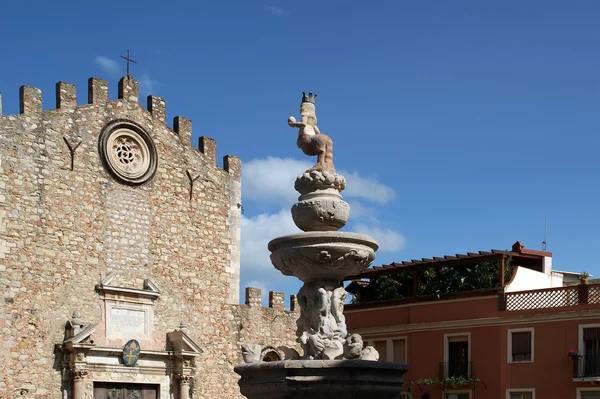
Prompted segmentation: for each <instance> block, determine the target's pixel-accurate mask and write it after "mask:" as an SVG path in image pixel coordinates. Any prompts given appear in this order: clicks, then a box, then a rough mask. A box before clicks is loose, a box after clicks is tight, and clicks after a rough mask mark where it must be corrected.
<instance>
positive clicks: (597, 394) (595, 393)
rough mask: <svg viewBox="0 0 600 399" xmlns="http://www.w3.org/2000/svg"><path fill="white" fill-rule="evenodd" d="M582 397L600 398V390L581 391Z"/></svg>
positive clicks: (585, 398) (586, 398)
mask: <svg viewBox="0 0 600 399" xmlns="http://www.w3.org/2000/svg"><path fill="white" fill-rule="evenodd" d="M580 394H581V396H579V397H580V398H581V399H600V391H581V392H580Z"/></svg>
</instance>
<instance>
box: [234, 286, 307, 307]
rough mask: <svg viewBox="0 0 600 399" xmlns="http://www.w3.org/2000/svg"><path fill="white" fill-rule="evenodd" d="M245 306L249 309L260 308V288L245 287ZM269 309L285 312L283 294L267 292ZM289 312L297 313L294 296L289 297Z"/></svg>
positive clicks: (296, 301) (296, 300) (296, 303)
mask: <svg viewBox="0 0 600 399" xmlns="http://www.w3.org/2000/svg"><path fill="white" fill-rule="evenodd" d="M245 304H246V305H247V306H249V307H251V308H260V307H263V306H262V290H261V289H260V288H253V287H246V302H245ZM268 308H269V309H274V310H281V311H283V310H285V305H284V293H283V292H277V291H269V306H268ZM289 311H290V312H299V311H300V307H299V306H298V298H297V297H296V295H290V309H289Z"/></svg>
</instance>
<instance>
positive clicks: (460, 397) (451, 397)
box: [445, 392, 471, 399]
mask: <svg viewBox="0 0 600 399" xmlns="http://www.w3.org/2000/svg"><path fill="white" fill-rule="evenodd" d="M470 397H471V396H470V394H469V393H467V392H465V393H446V398H445V399H470Z"/></svg>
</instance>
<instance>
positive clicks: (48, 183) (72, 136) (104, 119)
mask: <svg viewBox="0 0 600 399" xmlns="http://www.w3.org/2000/svg"><path fill="white" fill-rule="evenodd" d="M87 91H88V93H87V94H88V96H87V97H88V101H87V104H85V105H77V102H76V94H75V87H74V86H73V85H71V84H68V83H64V82H59V83H57V85H56V109H50V110H43V109H42V94H41V91H40V90H39V89H36V88H34V87H29V86H22V87H21V89H20V114H18V115H6V116H2V108H1V98H0V171H1V173H0V292H1V293H2V295H3V298H2V299H1V302H0V339H1V342H2V344H1V345H2V346H3V347H2V350H1V351H0V373H1V375H2V376H1V377H0V397H10V398H12V397H15V398H16V397H52V398H77V399H80V398H81V399H83V398H94V399H96V398H107V399H137V398H140V399H151V398H152V399H154V398H165V399H166V398H184V399H185V398H227V399H230V398H237V397H241V395H240V394H239V390H238V387H237V375H235V373H234V372H233V366H234V365H235V364H237V363H240V362H241V361H242V360H241V354H240V350H239V348H240V344H242V343H246V342H252V343H259V344H261V345H264V346H265V348H264V350H265V353H267V352H268V356H270V358H277V356H278V355H279V354H280V353H279V352H278V350H277V348H276V346H277V345H287V346H294V342H293V341H292V339H293V336H294V334H293V330H294V328H295V319H296V317H297V314H296V313H295V312H296V310H297V309H296V308H297V306H295V301H294V299H292V301H291V303H292V309H290V310H289V311H288V310H285V309H284V308H283V294H281V293H270V303H269V307H262V306H261V300H260V298H261V293H260V291H257V290H254V289H247V290H246V294H247V298H246V305H240V304H239V289H240V287H239V283H240V234H241V161H240V159H239V158H238V157H235V156H231V155H227V156H225V157H224V158H223V167H219V166H217V157H216V143H215V140H213V139H211V138H208V137H200V139H199V143H198V148H196V147H195V146H194V145H193V144H192V127H191V121H190V120H189V119H186V118H184V117H179V116H178V117H175V118H174V120H173V127H172V128H170V127H169V126H167V124H166V121H165V118H166V103H165V100H163V99H162V98H160V97H156V96H149V97H148V99H147V106H146V107H143V106H141V105H140V102H139V90H138V84H137V82H136V81H135V79H133V78H132V77H131V76H129V75H128V76H126V77H124V78H122V79H121V81H120V82H119V86H118V98H117V99H114V100H109V98H108V83H107V82H106V81H104V80H100V79H97V78H90V79H89V82H88V90H87ZM290 341H291V342H290ZM267 343H269V344H273V345H275V346H274V347H267V346H266V345H267Z"/></svg>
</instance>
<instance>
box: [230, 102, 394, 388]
mask: <svg viewBox="0 0 600 399" xmlns="http://www.w3.org/2000/svg"><path fill="white" fill-rule="evenodd" d="M315 98H316V95H313V94H312V93H309V95H308V96H306V95H305V94H304V93H302V105H301V114H302V121H301V122H296V120H295V118H294V117H290V118H289V119H288V125H289V126H291V127H298V128H300V131H299V134H298V142H297V144H298V147H300V148H301V149H302V151H303V152H304V153H305V154H307V155H317V156H318V162H317V164H316V165H315V166H314V167H312V168H310V169H309V170H307V171H306V172H305V173H304V174H302V175H301V176H299V177H298V178H297V179H296V183H295V188H296V190H297V191H298V192H299V193H300V197H299V199H298V202H297V203H296V204H294V206H293V207H292V217H293V220H294V223H295V224H296V226H298V227H299V228H300V229H301V230H303V231H304V232H303V233H300V234H293V235H287V236H282V237H278V238H275V239H274V240H272V241H271V242H270V243H269V245H268V247H269V251H271V262H272V263H273V265H274V266H275V268H276V269H277V270H279V271H280V272H281V273H283V274H284V275H286V276H295V277H297V278H298V279H300V280H301V281H303V282H304V285H303V286H302V288H301V289H300V291H299V293H298V302H299V305H300V317H299V318H298V321H297V323H296V324H297V331H296V339H297V341H298V342H299V343H300V345H301V347H302V349H303V354H302V358H301V360H284V361H279V362H261V361H256V360H257V357H256V356H248V353H249V350H248V348H249V346H245V353H246V355H245V356H244V359H245V361H246V362H247V363H250V364H246V365H240V366H237V367H236V368H235V371H236V372H237V373H238V374H240V375H241V379H240V381H239V385H240V389H241V392H242V394H244V395H245V396H247V397H248V398H249V399H254V398H257V399H258V398H260V399H268V398H273V399H275V398H277V399H281V398H312V399H319V398H323V399H325V398H333V397H337V395H344V396H346V395H348V396H349V397H353V398H380V399H387V398H390V399H391V398H396V397H398V395H399V393H400V391H401V387H402V374H403V373H404V372H406V366H405V365H404V364H400V363H388V362H375V361H376V360H378V359H379V354H378V353H377V351H376V350H375V349H374V348H373V347H370V346H367V347H365V346H363V340H362V338H361V337H360V335H358V334H348V331H347V327H346V322H345V318H344V315H343V311H344V302H345V300H346V290H345V289H344V287H343V284H342V282H343V280H345V279H346V278H347V277H349V276H353V275H355V274H358V273H360V272H361V271H362V270H364V269H366V268H367V267H368V266H369V265H370V264H371V263H372V262H373V261H374V260H375V251H376V250H377V249H378V245H377V242H376V241H375V240H373V239H372V238H370V237H368V236H365V235H362V234H356V233H347V232H339V231H338V230H339V229H340V228H341V227H343V226H344V225H345V224H346V222H347V220H348V217H349V214H350V207H349V205H348V204H347V203H346V202H345V201H343V199H342V196H341V194H340V192H341V191H342V190H343V189H344V188H345V186H346V180H345V179H344V177H343V176H342V175H340V174H338V173H336V172H335V168H334V166H333V153H332V148H333V143H332V141H331V139H330V138H329V137H328V136H325V135H321V134H320V132H319V130H318V128H317V127H316V115H315V107H314V101H315Z"/></svg>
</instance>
